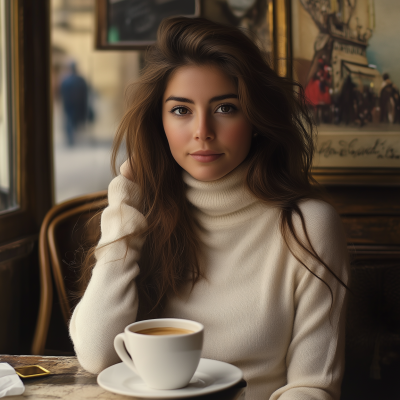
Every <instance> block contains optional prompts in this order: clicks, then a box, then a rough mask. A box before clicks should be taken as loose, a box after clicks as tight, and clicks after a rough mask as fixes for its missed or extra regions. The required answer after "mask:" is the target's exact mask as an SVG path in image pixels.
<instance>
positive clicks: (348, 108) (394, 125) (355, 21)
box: [285, 0, 400, 185]
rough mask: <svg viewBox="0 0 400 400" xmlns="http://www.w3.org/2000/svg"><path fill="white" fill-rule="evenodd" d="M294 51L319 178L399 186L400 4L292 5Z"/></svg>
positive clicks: (337, 1) (333, 0) (355, 0)
mask: <svg viewBox="0 0 400 400" xmlns="http://www.w3.org/2000/svg"><path fill="white" fill-rule="evenodd" d="M285 3H286V12H287V13H288V19H287V20H288V21H290V22H289V24H288V28H287V31H286V32H287V34H286V37H287V38H288V45H287V53H288V58H290V63H291V68H292V73H293V77H294V78H295V79H296V80H297V81H299V82H300V83H301V84H302V85H303V87H304V88H305V94H306V97H307V102H308V104H309V107H310V109H311V111H312V112H313V114H314V117H315V120H316V122H317V127H318V139H317V147H316V156H315V162H314V168H313V171H314V175H315V177H316V179H317V180H319V181H321V182H323V183H328V184H329V183H330V184H364V185H365V184H371V185H388V184H393V185H399V184H400V94H399V85H400V68H399V67H398V66H399V63H400V41H399V40H397V37H398V36H399V34H400V24H399V23H398V21H397V16H398V15H400V2H399V1H397V0H379V1H376V0H285Z"/></svg>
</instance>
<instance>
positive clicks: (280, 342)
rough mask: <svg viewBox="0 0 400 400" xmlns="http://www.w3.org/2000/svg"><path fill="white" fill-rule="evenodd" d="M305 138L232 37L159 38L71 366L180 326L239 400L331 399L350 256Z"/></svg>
mask: <svg viewBox="0 0 400 400" xmlns="http://www.w3.org/2000/svg"><path fill="white" fill-rule="evenodd" d="M313 132H314V131H313V124H312V121H311V119H310V117H309V115H308V111H307V105H306V103H305V100H304V91H303V89H302V88H301V87H300V86H299V85H297V84H295V83H294V82H292V81H291V80H289V79H286V78H281V77H279V76H278V75H277V74H276V73H275V72H274V71H273V70H272V69H271V68H270V67H269V65H268V61H267V60H266V59H265V58H264V56H263V53H262V52H261V51H260V50H259V48H258V47H257V46H256V45H255V44H253V42H252V41H251V40H250V39H248V37H247V36H246V35H245V34H244V33H243V32H241V31H240V30H239V29H236V28H232V27H227V26H222V25H219V24H216V23H213V22H210V21H207V20H204V19H188V18H172V19H168V20H165V21H164V22H163V23H162V24H161V26H160V29H159V32H158V40H157V43H156V44H155V45H154V46H152V47H151V48H150V50H149V51H148V53H147V65H146V67H145V69H144V71H143V74H142V76H141V78H140V80H139V82H138V83H137V84H136V86H135V87H134V91H133V94H132V97H131V102H130V107H129V109H128V111H127V112H126V114H125V116H124V118H123V120H122V123H121V125H120V127H119V129H118V132H117V135H116V139H115V146H114V153H113V161H114V162H115V159H116V153H117V150H118V148H119V147H120V145H121V143H122V142H125V144H126V149H127V153H128V161H127V162H126V163H125V164H124V165H123V166H122V168H121V172H122V174H121V175H119V176H117V177H116V178H115V179H114V180H113V181H112V182H111V183H110V186H109V191H108V206H107V208H105V210H104V211H103V214H102V219H101V232H102V236H101V239H100V241H99V243H98V245H97V247H96V249H95V252H94V255H95V259H96V263H95V266H94V268H92V267H90V266H88V267H87V268H86V272H87V273H88V277H89V278H90V280H89V278H88V280H89V283H88V285H87V288H86V291H85V293H84V295H83V297H82V299H81V301H80V303H79V304H78V305H77V307H76V308H75V310H74V313H73V316H72V319H71V323H70V334H71V338H72V340H73V342H74V346H75V350H76V354H77V356H78V359H79V361H80V363H81V364H82V366H83V367H84V368H86V369H87V370H88V371H91V372H94V373H98V372H100V371H101V370H103V369H104V368H106V367H108V366H110V365H112V364H115V363H117V362H119V361H120V360H119V358H118V356H117V354H116V353H115V351H114V347H113V340H114V337H115V336H116V335H117V334H118V333H120V332H122V331H123V329H124V327H125V326H126V325H128V324H130V323H132V322H134V321H136V320H139V319H147V318H153V317H176V318H186V319H192V320H195V321H199V322H201V323H202V324H204V326H205V332H206V333H205V342H204V349H203V354H202V356H203V357H204V358H211V359H217V360H221V361H225V362H228V363H231V364H234V365H236V366H238V367H239V368H241V369H242V370H243V372H244V377H245V379H246V381H247V383H248V388H247V391H246V399H248V400H249V399H250V400H253V399H254V400H258V399H271V400H276V399H307V400H308V399H318V400H323V399H338V398H339V396H340V384H341V379H342V374H343V364H344V315H345V312H344V303H345V293H346V283H347V280H348V256H347V250H346V241H345V237H344V233H343V230H342V225H341V221H340V218H339V216H338V214H337V213H336V212H335V210H334V209H333V208H332V207H331V206H330V205H328V204H327V203H325V202H324V201H322V200H320V199H319V194H318V191H317V189H316V184H315V182H314V181H313V179H312V177H311V175H310V168H311V163H312V155H313V150H314V146H313V139H314V138H313V135H314V134H313Z"/></svg>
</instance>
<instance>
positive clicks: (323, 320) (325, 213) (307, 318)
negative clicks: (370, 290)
mask: <svg viewBox="0 0 400 400" xmlns="http://www.w3.org/2000/svg"><path fill="white" fill-rule="evenodd" d="M300 208H301V210H302V212H303V215H304V219H305V223H306V228H307V232H308V234H309V238H310V241H311V244H312V245H313V247H314V249H315V250H316V252H317V254H318V255H319V256H320V257H321V259H322V260H323V261H324V262H325V263H326V264H327V265H328V266H329V267H330V268H331V269H332V271H333V272H334V273H335V274H336V275H337V276H338V277H339V278H340V279H341V280H342V281H344V282H345V283H346V284H347V283H348V276H349V261H348V252H347V246H346V240H345V234H344V231H343V227H342V223H341V220H340V217H339V215H338V214H337V213H336V211H335V210H334V209H333V207H331V206H330V205H328V204H326V203H324V202H321V201H315V200H309V201H306V202H304V203H303V204H302V205H301V206H300ZM294 222H295V228H296V231H297V232H299V231H300V230H301V228H300V226H301V224H300V220H299V219H298V218H297V217H296V218H295V219H294ZM299 228H300V229H299ZM300 236H302V235H300ZM302 239H303V240H304V236H303V238H302ZM303 257H304V258H303V259H304V260H305V264H306V265H307V266H308V267H309V268H310V269H311V270H312V271H313V272H314V273H316V274H317V275H318V276H319V277H320V278H321V279H323V280H324V281H325V282H326V283H328V284H329V286H330V288H331V290H332V294H333V301H332V300H331V295H330V291H329V289H328V288H327V286H326V285H325V284H324V283H323V282H321V281H320V280H319V279H318V278H316V277H315V276H313V275H312V274H311V273H310V272H309V271H307V270H306V269H305V268H304V267H303V266H301V265H299V264H297V269H298V271H301V272H300V273H299V274H298V281H297V284H296V286H295V290H294V294H293V295H294V311H295V317H294V321H293V331H292V338H291V342H290V345H289V347H288V350H287V355H286V365H287V384H286V385H285V386H283V387H282V388H280V389H278V390H277V391H276V392H274V393H273V395H272V396H271V397H270V400H277V399H279V400H289V399H290V400H293V399H296V400H314V399H315V400H338V399H339V398H340V387H341V381H342V377H343V371H344V343H345V308H346V307H345V305H346V289H345V288H343V286H342V285H340V283H339V282H338V281H337V280H336V279H335V278H334V277H333V276H332V274H330V273H329V271H328V270H327V269H326V268H324V267H323V266H322V265H319V264H318V263H317V262H316V261H315V260H313V259H312V258H309V257H308V258H307V256H305V255H303Z"/></svg>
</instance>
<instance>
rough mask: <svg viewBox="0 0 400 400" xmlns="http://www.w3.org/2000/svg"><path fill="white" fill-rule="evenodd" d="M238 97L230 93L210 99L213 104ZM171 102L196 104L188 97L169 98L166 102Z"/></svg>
mask: <svg viewBox="0 0 400 400" xmlns="http://www.w3.org/2000/svg"><path fill="white" fill-rule="evenodd" d="M237 98H238V95H237V94H234V93H229V94H222V95H221V96H215V97H213V98H211V99H210V101H209V103H212V102H213V101H220V100H225V99H237ZM170 100H175V101H180V102H182V103H190V104H194V101H193V100H191V99H188V98H186V97H177V96H169V97H168V98H167V99H166V100H165V102H167V101H170Z"/></svg>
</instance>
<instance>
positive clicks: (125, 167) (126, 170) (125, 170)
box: [119, 160, 133, 181]
mask: <svg viewBox="0 0 400 400" xmlns="http://www.w3.org/2000/svg"><path fill="white" fill-rule="evenodd" d="M119 172H121V175H123V176H124V177H125V178H127V179H129V180H130V181H133V176H132V173H131V168H130V166H129V163H128V160H126V161H125V162H124V163H123V164H122V165H121V166H120V168H119Z"/></svg>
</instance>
